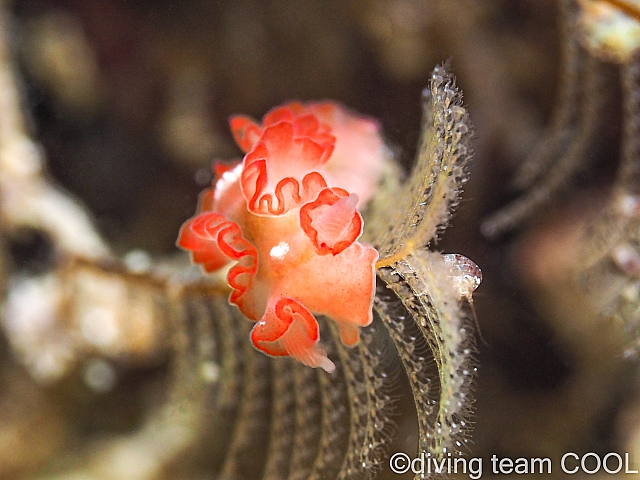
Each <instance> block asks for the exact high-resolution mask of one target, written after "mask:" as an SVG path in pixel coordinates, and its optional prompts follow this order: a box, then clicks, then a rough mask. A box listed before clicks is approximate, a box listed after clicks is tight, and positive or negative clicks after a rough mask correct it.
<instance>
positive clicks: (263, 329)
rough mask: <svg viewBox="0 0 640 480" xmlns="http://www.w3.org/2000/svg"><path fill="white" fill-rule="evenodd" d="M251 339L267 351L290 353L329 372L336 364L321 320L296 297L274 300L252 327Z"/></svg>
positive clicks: (310, 364) (277, 355) (276, 354)
mask: <svg viewBox="0 0 640 480" xmlns="http://www.w3.org/2000/svg"><path fill="white" fill-rule="evenodd" d="M251 341H252V342H253V345H254V346H255V347H256V348H257V349H258V350H260V351H262V352H264V353H266V354H267V355H271V356H274V357H282V356H287V355H289V356H291V357H293V358H295V359H296V360H297V361H299V362H300V363H303V364H304V365H308V366H309V367H313V368H318V367H320V368H322V369H323V370H325V371H326V372H327V373H332V372H333V371H334V370H335V368H336V366H335V365H334V363H333V362H332V361H331V360H329V358H328V357H327V352H326V351H325V349H324V348H323V347H322V345H321V344H320V332H319V331H318V322H317V321H316V319H315V318H314V316H313V315H312V314H311V312H309V310H307V309H306V308H305V307H304V306H303V305H301V304H300V303H299V302H297V301H296V300H294V299H292V298H287V297H279V298H277V299H275V300H274V299H271V300H270V302H269V305H268V306H267V310H266V312H265V314H264V316H263V317H262V318H261V319H260V320H259V321H258V322H257V323H256V325H255V326H254V327H253V330H251Z"/></svg>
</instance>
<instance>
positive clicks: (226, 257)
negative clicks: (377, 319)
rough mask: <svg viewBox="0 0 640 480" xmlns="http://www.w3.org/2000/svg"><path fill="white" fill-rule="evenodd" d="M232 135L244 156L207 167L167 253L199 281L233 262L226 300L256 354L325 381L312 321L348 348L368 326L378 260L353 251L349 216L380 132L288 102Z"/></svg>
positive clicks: (366, 249)
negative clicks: (197, 272)
mask: <svg viewBox="0 0 640 480" xmlns="http://www.w3.org/2000/svg"><path fill="white" fill-rule="evenodd" d="M230 125H231V130H232V132H233V135H234V137H235V140H236V142H237V143H238V145H239V146H240V148H241V149H242V150H243V151H244V153H245V156H244V158H243V159H242V161H241V162H239V163H237V165H235V166H231V167H227V166H223V165H220V164H219V165H216V166H215V171H216V174H217V179H216V181H215V182H214V184H213V187H212V188H210V189H208V190H205V191H204V192H203V193H202V194H201V197H200V204H199V207H198V212H197V214H196V216H195V217H193V218H191V219H190V220H188V221H187V222H185V223H184V225H183V226H182V228H181V230H180V235H179V237H178V241H177V244H178V246H180V247H181V248H183V249H185V250H188V251H189V252H190V253H191V258H192V261H193V262H194V263H197V264H199V265H200V266H201V267H202V269H203V270H204V271H205V272H208V273H209V272H214V271H216V270H218V269H221V268H223V267H225V266H226V265H227V264H229V263H231V262H235V264H233V265H232V266H231V268H230V269H229V271H228V274H227V282H228V284H229V286H230V287H231V294H230V296H229V301H230V302H231V303H232V304H234V305H236V306H237V307H238V308H239V309H240V311H241V312H242V313H243V314H244V315H245V316H246V317H247V318H249V319H250V320H253V321H255V322H256V324H255V325H254V327H253V329H252V331H251V336H250V338H251V341H252V343H253V345H254V346H255V347H256V348H257V349H258V350H260V351H262V352H264V353H266V354H268V355H271V356H287V355H288V356H291V357H293V358H295V359H296V360H298V361H299V362H301V363H303V364H305V365H309V366H311V367H321V368H323V369H324V370H326V371H327V372H332V371H333V370H334V369H335V365H334V364H333V362H332V361H331V360H329V358H328V357H327V354H326V350H325V349H324V348H323V346H322V344H321V343H320V335H319V328H318V322H317V320H316V318H315V317H314V314H317V315H326V316H327V317H330V318H331V319H332V320H333V321H334V322H336V325H337V327H338V330H339V332H340V338H341V340H342V342H343V343H344V344H345V345H347V346H353V345H356V344H357V342H358V338H359V328H360V327H363V326H367V325H369V324H370V323H371V321H372V304H373V297H374V293H375V279H376V276H375V262H376V260H377V259H378V252H377V251H376V250H375V249H374V248H373V247H371V246H368V245H364V244H362V243H360V242H359V241H358V239H359V238H360V236H361V235H362V231H363V220H362V216H361V215H360V213H359V211H358V206H359V205H361V204H364V203H366V202H367V201H368V199H369V198H370V197H371V196H372V195H373V192H374V189H375V187H376V184H377V182H378V177H379V175H380V171H381V168H382V162H383V155H384V148H385V147H384V143H383V141H382V139H381V136H380V133H379V127H378V124H377V122H375V121H374V120H371V119H369V118H365V117H361V116H358V115H355V114H353V113H351V112H349V111H348V110H346V109H345V108H344V107H342V106H340V105H338V104H336V103H332V102H323V103H308V104H302V103H289V104H286V105H284V106H282V107H278V108H275V109H273V110H271V111H270V112H268V113H267V114H266V115H265V116H264V118H263V119H262V123H258V122H256V121H254V120H253V119H251V118H249V117H245V116H235V117H232V118H231V120H230Z"/></svg>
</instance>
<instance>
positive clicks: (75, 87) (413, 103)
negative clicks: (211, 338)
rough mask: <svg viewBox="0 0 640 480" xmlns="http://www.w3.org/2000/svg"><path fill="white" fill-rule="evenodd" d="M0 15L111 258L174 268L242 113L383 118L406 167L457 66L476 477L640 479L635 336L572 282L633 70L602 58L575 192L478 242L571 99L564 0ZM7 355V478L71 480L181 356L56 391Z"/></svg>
mask: <svg viewBox="0 0 640 480" xmlns="http://www.w3.org/2000/svg"><path fill="white" fill-rule="evenodd" d="M4 3H5V4H4V6H3V8H4V9H5V11H6V14H7V23H6V28H7V35H8V38H9V49H10V53H11V58H10V59H9V60H8V61H9V62H10V63H11V64H12V65H13V67H14V68H15V69H16V71H17V72H18V74H19V75H20V81H19V91H20V94H21V95H22V100H23V102H24V108H25V118H26V122H27V128H28V132H29V133H30V135H31V136H32V137H33V138H34V139H35V140H36V141H37V142H39V143H40V144H41V145H42V147H43V150H44V155H45V157H46V168H47V171H48V174H49V175H50V177H51V178H52V179H53V180H54V181H55V182H57V184H59V185H60V186H62V187H63V188H64V189H65V190H67V191H68V192H70V193H71V194H72V195H73V196H74V197H75V198H77V199H78V201H79V202H81V203H83V204H84V205H85V206H86V207H87V209H88V210H89V212H90V215H91V217H92V218H93V219H94V221H95V225H96V226H97V228H98V230H99V231H100V233H101V234H102V235H103V236H104V238H105V239H106V240H107V241H108V242H109V244H110V246H111V247H112V248H113V250H114V251H115V252H117V253H118V254H122V255H125V254H127V253H130V252H132V251H135V252H144V253H143V254H142V255H143V257H144V258H146V259H147V260H149V259H151V261H154V260H153V259H158V258H163V259H166V258H171V257H173V256H176V255H177V252H176V248H175V246H174V243H175V239H176V236H177V232H178V229H179V227H180V225H181V224H182V222H184V221H185V219H187V218H189V217H190V216H191V215H192V213H193V211H194V209H195V204H196V201H197V196H198V193H199V192H200V191H201V190H202V189H203V188H204V187H205V186H206V185H208V184H209V182H210V181H211V173H210V172H211V170H210V166H211V163H212V162H213V161H214V160H216V159H233V158H239V157H240V156H241V152H240V150H239V149H238V148H237V147H236V146H235V144H234V142H233V139H232V136H231V134H230V132H229V129H228V125H227V119H228V118H229V116H230V115H232V114H237V113H243V114H247V115H251V116H253V117H255V118H261V117H262V115H263V114H264V113H265V112H267V111H268V110H269V109H270V108H272V107H273V106H275V105H279V104H281V103H283V102H285V101H287V100H291V99H299V100H315V99H333V100H337V101H340V102H342V103H344V104H345V105H347V106H348V107H350V108H352V109H354V110H356V111H359V112H361V113H363V114H366V115H369V116H372V117H375V118H377V119H379V120H380V122H381V125H382V129H383V132H384V135H385V139H386V141H387V142H388V144H389V145H390V146H391V148H392V149H393V151H394V152H395V155H396V158H397V160H398V162H400V163H401V164H402V165H403V168H404V169H405V170H406V171H408V170H409V168H410V166H411V164H412V162H413V158H414V155H415V151H416V146H417V142H418V139H419V135H420V117H421V100H420V99H421V92H422V89H423V88H424V87H425V86H426V85H427V83H428V79H429V76H430V73H431V71H432V69H433V67H434V66H435V65H436V64H439V63H442V62H444V61H446V60H448V59H450V60H451V69H452V71H453V72H454V74H455V75H456V77H457V84H458V86H459V87H460V88H461V89H462V91H463V92H464V99H465V105H466V106H467V108H468V110H469V112H470V116H471V120H472V123H473V125H474V127H475V138H474V141H473V145H474V149H475V157H474V161H473V164H472V168H471V175H470V180H469V182H468V183H467V184H466V186H465V192H464V194H463V199H462V202H461V204H460V206H459V207H458V209H457V213H456V215H455V216H454V217H453V221H452V226H451V228H449V229H447V231H446V233H445V234H444V236H443V238H442V240H441V241H440V242H439V243H438V244H437V245H436V248H437V249H438V250H441V251H444V252H447V253H461V254H463V255H465V256H467V257H469V258H471V259H473V260H474V261H475V262H476V263H477V264H478V265H479V266H480V268H481V269H482V271H483V274H484V281H483V283H482V285H481V286H480V288H479V289H478V290H477V291H476V293H475V295H474V303H475V307H476V311H477V316H478V321H479V325H480V328H481V331H482V335H483V337H484V338H485V339H486V344H483V343H480V342H479V343H478V350H479V352H478V354H477V359H478V362H477V363H478V366H479V374H478V377H477V383H476V386H475V399H476V403H475V414H474V416H473V418H472V420H473V422H474V423H475V426H474V430H473V433H472V437H471V442H470V449H471V450H470V451H469V452H468V454H469V455H470V456H473V457H478V456H483V457H485V473H484V475H483V478H491V475H490V474H489V473H488V468H489V463H488V458H489V457H490V456H491V455H493V454H496V455H498V456H500V457H510V458H517V457H527V458H528V457H550V458H553V459H554V475H553V477H554V478H555V477H556V476H561V474H560V473H557V474H556V473H555V472H557V471H559V468H556V467H558V466H559V458H560V456H561V455H562V454H564V453H566V452H577V453H578V454H582V453H584V452H589V451H592V452H597V453H600V454H605V453H607V452H611V451H616V452H620V453H624V452H632V453H631V454H632V458H633V456H634V455H635V460H634V461H635V462H636V465H638V464H639V463H640V443H639V442H640V430H639V429H638V426H640V403H638V401H639V399H638V396H637V393H638V370H637V363H636V359H635V357H634V356H633V355H632V354H629V355H627V356H625V355H624V352H625V348H627V343H630V340H628V339H622V340H621V339H620V338H619V337H618V336H617V333H615V334H614V333H612V331H615V332H617V330H615V329H612V328H611V326H610V324H609V323H607V322H606V321H594V320H592V319H590V318H591V316H592V315H593V312H590V311H585V310H588V309H587V308H586V307H584V303H583V302H584V299H583V298H582V297H580V296H576V295H575V294H574V293H573V292H574V290H573V286H572V285H569V283H570V282H569V280H568V276H567V272H568V271H570V270H571V268H573V265H574V262H575V261H576V260H575V253H576V250H579V249H580V248H582V247H580V245H581V244H580V243H579V239H580V238H581V235H583V233H584V231H585V228H586V227H585V226H586V225H589V222H594V221H597V219H598V216H599V215H600V214H601V213H600V212H601V208H602V207H603V206H604V205H605V204H606V203H607V199H608V197H609V194H610V192H611V189H612V188H613V186H614V184H615V182H616V175H615V172H616V166H617V164H618V157H619V155H620V146H619V145H620V141H621V140H620V139H621V131H622V130H621V129H622V120H621V112H622V106H621V99H620V97H621V93H620V86H619V85H620V78H619V74H618V66H617V63H620V62H618V61H616V60H615V59H611V58H602V60H601V63H600V66H599V68H600V69H601V72H602V74H601V76H600V77H599V78H600V79H601V80H602V83H601V85H602V87H601V88H602V94H603V98H604V99H605V100H603V107H602V108H601V109H599V110H598V111H597V112H596V113H597V116H598V117H599V119H600V121H601V123H600V124H599V125H600V127H599V128H598V130H597V138H598V145H597V147H594V148H592V149H591V148H589V149H588V150H587V151H586V153H585V155H583V156H582V157H581V158H580V162H579V165H580V166H579V168H575V170H577V171H578V173H577V174H576V175H573V176H571V177H570V178H568V181H567V182H564V183H563V185H562V193H561V194H559V195H553V201H552V202H548V203H547V204H545V205H544V206H543V207H542V208H539V209H537V210H535V211H533V210H532V215H531V218H530V219H529V220H528V221H527V222H523V223H522V224H521V225H518V228H516V229H514V230H512V231H511V232H508V233H507V234H505V235H502V236H500V237H496V238H493V239H488V238H486V237H485V236H483V235H482V233H481V225H482V222H483V221H484V220H485V219H486V218H487V217H488V216H489V215H490V214H492V213H493V212H494V211H496V210H497V209H499V208H501V207H503V206H505V205H507V204H508V203H509V202H510V201H511V200H512V199H514V198H516V197H517V196H518V195H519V193H520V192H519V191H518V189H517V188H516V187H514V186H512V183H511V179H512V178H513V177H514V175H515V174H516V171H517V170H518V167H519V166H520V165H521V164H522V163H523V161H524V160H525V159H526V158H527V156H528V155H529V154H530V153H531V152H532V151H534V150H535V149H536V148H539V146H540V143H541V141H542V139H543V138H544V136H545V132H546V131H547V129H548V127H549V125H550V123H551V121H552V117H553V112H554V110H555V109H557V108H558V107H559V105H560V102H561V100H562V98H561V95H560V93H561V72H562V71H563V68H564V67H565V65H564V64H563V62H565V61H566V58H565V57H564V54H563V53H561V52H563V51H564V50H563V49H564V47H565V45H564V44H563V42H566V41H567V37H566V36H564V37H563V35H565V34H564V33H563V32H565V31H566V29H567V28H568V27H567V25H566V24H565V23H563V21H562V20H561V8H560V6H559V4H558V2H556V1H554V0H494V1H491V2H486V1H483V0H456V1H450V0H354V1H333V2H326V1H322V0H282V1H278V2H269V1H264V0H262V1H261V0H233V1H209V0H185V1H181V2H175V1H169V0H157V1H150V0H103V1H100V2H90V1H85V0H46V1H45V0H16V1H14V2H9V3H7V2H4ZM583 56H588V54H586V55H583ZM582 100H584V99H582ZM562 101H565V102H566V101H567V99H566V98H565V99H564V100H562ZM569 101H570V100H569ZM573 108H574V109H579V105H577V104H576V105H574V106H573ZM550 197H551V195H550ZM7 242H8V243H9V244H10V248H9V250H10V252H11V258H12V259H13V260H10V261H9V263H11V262H13V263H14V264H16V265H18V266H17V267H12V268H14V270H20V269H25V268H27V269H31V270H33V269H35V270H36V271H37V269H38V268H39V267H38V265H39V264H42V263H43V262H44V263H46V256H47V251H46V248H44V247H43V246H42V241H41V239H39V238H37V236H35V237H34V236H33V235H31V236H30V235H28V234H25V235H22V236H21V237H20V239H19V240H15V238H14V239H12V240H7ZM145 255H146V256H145ZM16 259H17V260H16ZM21 262H22V263H21ZM10 270H11V268H9V270H5V271H10ZM9 343H10V342H8V341H7V339H6V338H5V339H4V340H3V341H2V342H1V345H2V346H1V347H0V354H1V356H2V362H3V364H4V366H3V367H2V372H3V373H2V380H1V382H2V383H1V384H2V389H1V390H2V392H0V478H2V479H26V478H68V479H69V480H71V478H73V479H74V480H75V479H76V478H77V479H78V480H79V478H80V477H70V476H65V474H64V472H65V468H66V467H65V465H66V464H65V458H66V457H67V456H69V458H72V457H73V454H72V453H73V452H77V451H79V450H80V449H81V448H82V445H83V444H84V443H86V442H88V441H91V442H97V443H98V444H99V442H102V441H105V442H106V441H108V439H109V438H110V436H114V435H118V434H122V433H124V432H134V431H136V429H137V428H139V427H140V425H141V424H142V422H143V419H144V416H145V412H148V411H149V410H150V409H152V408H153V406H154V405H156V404H158V403H159V402H160V401H161V399H162V392H163V389H164V388H165V387H166V382H167V378H166V377H167V369H168V360H167V355H166V353H162V352H163V349H162V348H161V347H158V346H155V347H153V348H151V347H149V350H150V351H153V352H155V353H153V354H149V355H147V353H148V352H147V350H145V352H147V353H144V354H141V355H140V358H143V360H140V361H129V360H123V359H122V358H121V359H120V360H119V361H116V362H111V363H109V362H106V363H105V361H103V360H101V361H102V362H103V363H105V364H103V363H100V362H98V363H96V362H95V361H94V360H92V361H91V362H88V363H82V362H80V365H81V366H79V367H77V368H75V369H74V368H71V369H70V370H69V371H68V372H66V373H65V375H62V376H60V377H59V378H55V379H54V380H52V379H49V378H47V379H45V380H43V379H42V378H38V377H37V375H36V376H35V377H34V375H33V374H32V372H30V371H28V369H25V368H24V367H23V365H22V361H21V358H20V355H18V354H16V353H15V352H14V350H13V348H12V347H11V346H10V344H9ZM33 348H37V347H36V346H33ZM141 348H142V349H143V350H144V349H145V348H147V347H141ZM158 352H160V353H158ZM127 358H129V359H130V357H127ZM88 365H90V366H91V368H90V369H89V370H87V368H88V367H87V366H88ZM100 368H103V369H105V370H104V371H102V373H101V371H100ZM96 369H98V370H96ZM87 372H89V373H87ZM91 372H94V374H95V375H97V378H99V379H100V380H99V381H97V383H96V382H94V383H92V382H91V378H93V377H92V376H91ZM96 372H97V373H96ZM104 372H107V373H104ZM105 375H106V378H107V380H106V381H105ZM109 379H111V380H109ZM105 382H106V383H105ZM96 385H97V386H96ZM394 397H396V398H397V400H396V406H395V413H396V415H395V416H394V417H393V418H394V420H395V421H396V422H397V423H398V426H399V428H398V432H397V440H396V442H395V443H394V445H393V446H392V447H391V450H392V451H396V450H404V451H407V452H411V451H412V448H415V447H414V445H415V442H416V426H415V424H414V423H415V418H414V416H412V415H411V408H412V406H411V402H412V400H411V397H410V395H409V394H408V392H406V391H402V390H401V389H400V390H399V391H396V392H394ZM412 445H413V447H412ZM96 451H97V452H98V454H99V449H96ZM69 463H70V464H72V463H73V461H72V460H69ZM56 475H57V476H56ZM383 475H384V476H385V478H395V477H396V476H395V475H393V474H391V473H389V472H388V471H385V472H384V473H383ZM82 478H94V477H82ZM95 478H98V477H95ZM100 478H102V477H100ZM153 478H173V477H171V476H163V475H158V477H153ZM180 478H182V477H180ZM184 478H187V477H184ZM189 478H196V477H189ZM197 478H206V477H197ZM123 480H124V479H123Z"/></svg>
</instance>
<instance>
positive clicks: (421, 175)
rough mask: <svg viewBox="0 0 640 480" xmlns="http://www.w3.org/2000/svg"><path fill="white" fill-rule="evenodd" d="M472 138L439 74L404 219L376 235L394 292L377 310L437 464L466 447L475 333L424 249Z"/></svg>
mask: <svg viewBox="0 0 640 480" xmlns="http://www.w3.org/2000/svg"><path fill="white" fill-rule="evenodd" d="M471 135H472V129H471V125H470V122H469V118H468V114H467V111H466V109H465V108H464V106H463V105H462V95H461V93H460V91H459V90H458V89H457V88H456V86H455V81H454V79H453V77H452V76H451V75H450V74H449V73H448V72H447V71H446V69H445V67H444V66H442V67H437V68H436V69H435V70H434V73H433V75H432V78H431V84H430V86H429V89H427V90H425V94H424V121H423V134H422V139H421V142H420V149H419V152H418V159H417V163H416V165H415V167H414V169H413V172H412V174H411V177H410V180H409V181H408V182H407V183H406V184H405V185H403V186H402V187H401V191H400V193H399V194H398V195H397V198H400V199H401V201H399V202H394V205H397V206H396V207H395V210H394V211H393V212H389V214H390V215H392V217H391V218H395V219H401V220H400V221H399V222H398V223H397V224H395V225H394V227H393V228H392V229H390V230H388V231H380V232H375V233H377V236H376V235H375V234H374V236H373V238H374V243H376V245H377V247H378V248H379V251H380V260H379V261H378V263H377V265H376V266H377V271H378V278H379V279H380V280H381V281H382V282H384V284H385V285H386V287H387V289H388V290H390V292H391V293H393V295H390V294H384V293H383V294H380V293H379V294H378V295H377V297H376V302H375V309H376V311H377V313H378V315H379V316H380V318H381V319H382V321H383V322H384V324H385V326H386V327H387V329H388V330H389V332H390V335H391V339H392V340H393V342H394V344H395V346H396V348H397V350H398V353H399V355H400V358H401V360H402V362H403V365H404V367H405V369H406V371H407V377H408V380H409V384H410V385H411V388H412V393H413V396H414V401H415V404H416V410H417V413H418V427H419V441H418V449H419V451H424V452H427V453H430V454H431V456H433V457H436V458H438V457H440V458H441V457H443V456H446V455H447V454H455V453H456V452H459V451H460V450H461V447H462V446H463V444H464V442H465V441H466V438H467V435H466V434H467V431H468V428H469V419H468V417H469V414H470V410H471V405H472V399H471V397H470V385H471V383H472V379H473V377H474V374H475V371H476V369H475V366H474V361H473V356H472V352H473V351H474V339H473V335H472V330H471V328H470V323H469V322H468V319H467V316H466V314H465V313H464V311H463V309H462V304H461V294H460V292H459V291H458V290H456V288H455V286H454V284H453V282H452V281H451V270H450V267H449V266H448V265H447V264H446V262H445V261H444V259H443V257H442V255H441V254H440V253H437V252H431V251H428V250H427V249H426V247H428V246H429V245H431V244H433V243H435V242H436V241H437V237H438V235H439V233H440V232H442V230H444V229H445V228H446V227H447V226H448V223H449V220H450V219H451V216H452V213H453V210H454V208H455V207H456V205H457V204H458V202H459V198H460V193H461V190H462V185H463V184H464V183H465V181H466V180H467V176H468V163H469V160H470V158H471V148H470V137H471ZM390 203H391V202H390ZM376 240H377V241H376ZM381 288H382V287H381ZM379 292H380V290H379ZM394 297H395V298H397V300H399V302H400V303H401V306H399V305H397V304H396V303H397V301H395V300H394ZM425 346H428V347H429V350H430V351H431V354H432V356H433V359H434V362H435V364H436V367H437V369H438V379H439V385H438V386H437V388H434V385H433V384H432V382H431V380H430V379H429V377H428V376H427V373H426V369H427V368H426V367H427V366H428V364H427V363H426V361H425V355H426V352H425V350H426V348H425Z"/></svg>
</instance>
